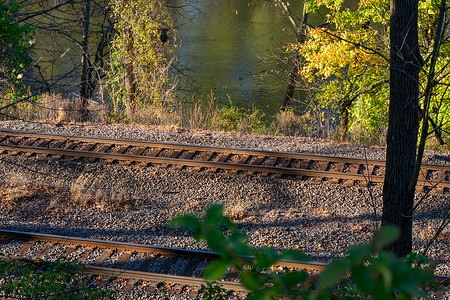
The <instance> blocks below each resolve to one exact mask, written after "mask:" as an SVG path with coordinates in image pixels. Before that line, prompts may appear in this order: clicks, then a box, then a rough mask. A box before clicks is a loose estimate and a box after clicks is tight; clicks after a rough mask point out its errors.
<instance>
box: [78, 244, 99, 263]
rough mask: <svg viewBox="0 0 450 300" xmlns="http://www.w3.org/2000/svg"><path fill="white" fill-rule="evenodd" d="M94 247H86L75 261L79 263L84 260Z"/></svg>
mask: <svg viewBox="0 0 450 300" xmlns="http://www.w3.org/2000/svg"><path fill="white" fill-rule="evenodd" d="M94 248H95V247H90V246H88V247H86V248H85V249H84V251H83V253H81V255H80V256H79V257H78V258H77V261H79V262H80V263H83V262H85V261H86V260H87V259H88V257H89V256H90V255H91V253H92V252H93V251H94Z"/></svg>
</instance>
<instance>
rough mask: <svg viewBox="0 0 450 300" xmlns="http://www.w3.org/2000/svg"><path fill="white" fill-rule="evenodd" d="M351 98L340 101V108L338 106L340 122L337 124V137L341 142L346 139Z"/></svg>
mask: <svg viewBox="0 0 450 300" xmlns="http://www.w3.org/2000/svg"><path fill="white" fill-rule="evenodd" d="M352 104H353V100H352V99H348V98H347V99H345V100H344V101H342V104H341V108H340V113H341V115H340V124H339V138H340V140H341V141H342V142H344V141H345V140H346V139H347V132H348V123H349V119H350V106H352Z"/></svg>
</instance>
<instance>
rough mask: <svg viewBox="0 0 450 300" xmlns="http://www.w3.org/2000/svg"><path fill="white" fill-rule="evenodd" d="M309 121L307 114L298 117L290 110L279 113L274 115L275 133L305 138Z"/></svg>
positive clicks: (309, 116) (309, 117)
mask: <svg viewBox="0 0 450 300" xmlns="http://www.w3.org/2000/svg"><path fill="white" fill-rule="evenodd" d="M310 121H311V115H310V114H309V113H308V112H307V113H305V114H303V115H300V116H299V115H296V114H295V113H294V112H293V111H291V110H285V111H280V112H279V113H277V115H276V123H275V128H276V132H278V133H281V134H283V135H288V136H305V135H307V131H308V126H309V123H310Z"/></svg>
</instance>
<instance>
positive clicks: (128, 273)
mask: <svg viewBox="0 0 450 300" xmlns="http://www.w3.org/2000/svg"><path fill="white" fill-rule="evenodd" d="M82 271H83V272H85V273H90V274H96V275H103V276H113V277H118V278H125V279H136V280H143V281H154V282H166V283H176V284H181V285H194V286H201V285H206V284H207V283H208V282H211V281H208V280H206V279H203V278H197V277H186V276H178V275H167V274H159V273H150V272H141V271H132V270H123V269H113V268H104V267H97V266H91V265H86V268H84V269H83V270H82ZM214 283H215V284H217V285H219V286H221V287H222V288H224V289H227V290H233V291H243V292H248V290H247V289H246V288H245V287H244V286H243V285H242V284H241V283H239V282H233V281H225V280H219V281H215V282H214Z"/></svg>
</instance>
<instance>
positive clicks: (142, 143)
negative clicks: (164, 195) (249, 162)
mask: <svg viewBox="0 0 450 300" xmlns="http://www.w3.org/2000/svg"><path fill="white" fill-rule="evenodd" d="M0 133H3V134H6V135H13V136H23V137H34V138H48V139H55V140H56V139H57V140H76V141H82V142H88V143H104V144H114V145H129V146H137V147H153V148H165V149H174V150H175V149H176V150H190V151H210V152H216V153H232V154H245V155H260V156H276V157H280V158H281V157H283V158H294V159H310V160H311V159H315V158H316V159H326V160H328V161H330V162H347V163H369V164H378V165H381V166H383V165H384V164H385V162H384V161H383V160H373V159H371V160H366V159H362V158H352V157H344V156H342V157H340V156H330V155H314V154H305V153H295V152H279V151H266V150H257V149H243V148H226V147H214V146H202V145H192V144H177V143H163V142H149V141H140V140H126V139H113V138H104V137H88V136H78V135H62V134H61V135H60V134H51V133H41V132H36V133H34V132H25V131H24V132H22V131H13V130H0Z"/></svg>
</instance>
